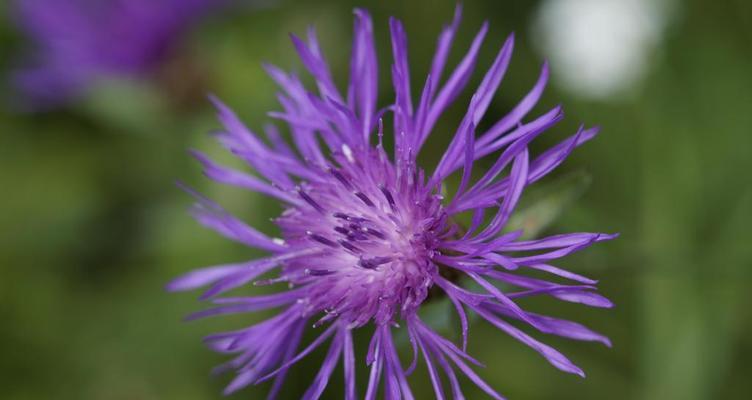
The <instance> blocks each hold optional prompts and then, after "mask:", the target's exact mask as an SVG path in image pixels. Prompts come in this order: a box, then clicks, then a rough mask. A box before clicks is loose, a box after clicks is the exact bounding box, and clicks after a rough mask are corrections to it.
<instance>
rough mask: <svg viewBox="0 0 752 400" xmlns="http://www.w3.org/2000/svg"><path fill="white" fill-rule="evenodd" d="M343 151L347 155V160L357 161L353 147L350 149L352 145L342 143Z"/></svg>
mask: <svg viewBox="0 0 752 400" xmlns="http://www.w3.org/2000/svg"><path fill="white" fill-rule="evenodd" d="M342 153H344V154H345V157H346V158H347V161H350V162H351V163H352V162H355V158H353V153H352V149H350V146H348V145H346V144H343V145H342Z"/></svg>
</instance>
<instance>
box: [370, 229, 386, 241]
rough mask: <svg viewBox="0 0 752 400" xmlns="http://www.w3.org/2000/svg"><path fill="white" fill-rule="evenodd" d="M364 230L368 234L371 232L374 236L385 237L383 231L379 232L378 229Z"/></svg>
mask: <svg viewBox="0 0 752 400" xmlns="http://www.w3.org/2000/svg"><path fill="white" fill-rule="evenodd" d="M365 232H366V233H368V234H371V235H373V236H376V237H377V238H379V239H386V235H384V234H383V233H381V232H380V231H378V230H376V229H373V228H366V229H365Z"/></svg>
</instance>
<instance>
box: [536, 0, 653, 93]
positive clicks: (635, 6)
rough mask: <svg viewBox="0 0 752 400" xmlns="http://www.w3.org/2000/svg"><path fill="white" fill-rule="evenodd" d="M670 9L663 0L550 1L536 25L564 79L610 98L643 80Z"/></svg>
mask: <svg viewBox="0 0 752 400" xmlns="http://www.w3.org/2000/svg"><path fill="white" fill-rule="evenodd" d="M667 8H668V7H667V2H666V1H661V0H546V1H545V2H543V3H542V4H541V8H540V9H539V10H538V15H537V17H536V21H535V24H534V29H535V31H536V32H535V33H536V35H537V37H538V38H539V40H538V42H539V43H540V44H541V45H542V47H543V51H544V53H545V55H546V56H547V57H550V58H551V64H552V67H553V68H552V70H553V72H554V76H555V77H556V78H558V82H559V83H561V84H562V85H563V86H564V87H565V88H567V89H569V90H571V91H573V92H575V93H576V94H578V95H581V96H585V97H591V98H607V97H612V96H615V95H619V94H623V93H624V92H625V91H626V90H627V89H629V88H630V87H632V86H633V85H635V84H638V83H639V81H640V80H641V78H642V77H643V75H644V73H645V72H646V67H648V66H649V61H650V60H649V57H650V55H651V53H652V51H653V50H654V48H655V46H656V45H657V44H658V42H659V40H660V36H661V33H662V31H663V27H664V25H665V21H666V11H667Z"/></svg>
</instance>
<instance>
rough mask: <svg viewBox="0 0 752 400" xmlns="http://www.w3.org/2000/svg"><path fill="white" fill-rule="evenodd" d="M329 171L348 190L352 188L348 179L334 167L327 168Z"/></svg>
mask: <svg viewBox="0 0 752 400" xmlns="http://www.w3.org/2000/svg"><path fill="white" fill-rule="evenodd" d="M329 172H331V174H332V175H334V177H335V178H337V180H338V181H340V182H341V183H342V185H344V186H345V187H346V188H347V189H348V190H352V189H353V186H352V184H351V183H350V181H349V180H348V179H347V178H346V177H345V176H344V175H342V173H340V172H339V171H337V170H336V169H334V168H329Z"/></svg>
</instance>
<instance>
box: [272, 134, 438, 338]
mask: <svg viewBox="0 0 752 400" xmlns="http://www.w3.org/2000/svg"><path fill="white" fill-rule="evenodd" d="M336 158H337V160H338V161H339V166H338V167H329V168H327V173H328V175H329V176H328V178H329V179H326V180H322V181H320V182H309V183H305V184H303V185H301V186H299V187H298V188H297V192H298V195H299V196H300V198H301V199H302V200H303V202H304V204H302V205H301V206H298V207H293V208H289V209H287V210H286V211H285V212H284V213H283V215H282V216H281V217H280V218H278V219H277V221H276V222H277V224H278V225H279V226H280V227H281V229H282V233H283V237H284V239H285V242H286V243H288V244H289V245H290V246H291V247H294V248H298V247H299V248H301V249H315V250H314V251H315V252H314V253H312V254H311V255H310V256H309V257H306V258H303V259H296V260H292V261H289V262H287V263H286V264H285V267H284V268H283V270H284V274H285V275H286V276H287V277H289V281H290V282H291V283H292V284H295V285H307V287H308V288H309V289H308V294H307V296H306V298H305V299H304V300H303V302H304V303H305V304H306V306H307V310H308V312H310V313H311V314H315V313H318V312H320V311H321V310H324V311H326V313H327V315H326V316H325V317H324V318H322V319H321V320H320V321H321V322H323V321H326V320H329V319H332V318H334V317H343V318H344V319H346V320H347V321H350V323H351V324H352V325H353V326H360V325H363V324H364V323H366V322H368V321H369V320H370V319H371V318H374V319H375V320H376V322H377V323H379V324H383V323H386V322H389V321H390V320H391V319H392V317H393V315H394V313H395V312H398V311H400V310H409V311H412V310H414V309H415V308H417V307H418V306H419V305H420V303H421V302H422V301H423V300H424V299H425V298H426V296H427V294H428V289H429V287H430V286H431V285H432V279H431V277H432V276H433V274H435V273H436V266H435V265H434V264H433V263H431V258H432V257H433V255H434V252H435V251H436V248H437V246H438V237H439V236H440V235H441V234H442V233H444V232H445V231H446V230H447V216H446V212H444V210H443V208H442V205H441V198H440V196H438V195H436V194H432V193H431V192H430V191H429V190H428V189H427V188H426V186H425V184H424V182H421V180H422V176H423V173H422V172H421V171H417V170H412V171H414V172H412V173H411V169H409V168H408V169H400V170H397V169H395V168H394V166H393V165H392V164H391V162H390V161H389V159H388V158H387V155H386V153H384V151H383V150H382V149H381V148H379V149H367V150H365V151H362V150H355V151H354V150H352V149H350V147H348V146H347V145H344V146H343V151H342V153H341V154H337V155H336Z"/></svg>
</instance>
